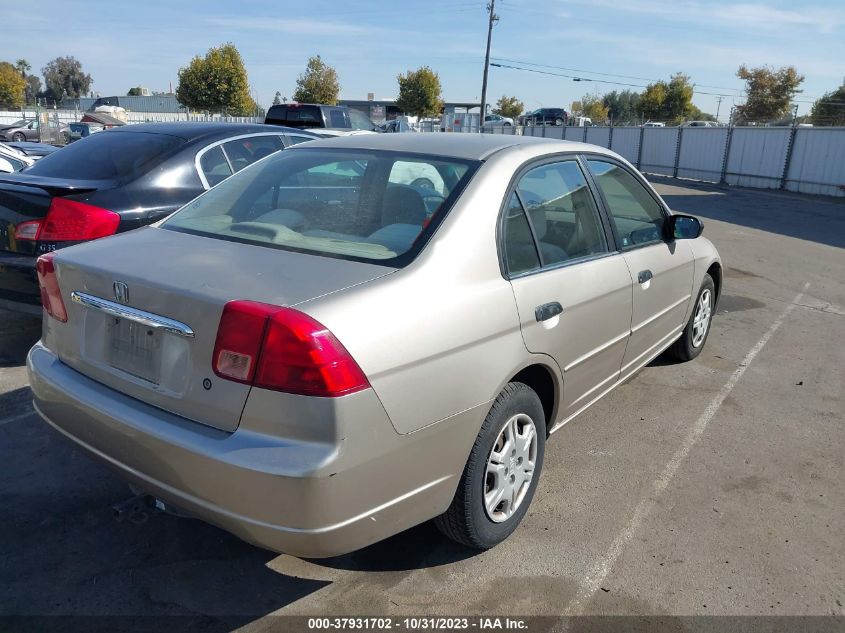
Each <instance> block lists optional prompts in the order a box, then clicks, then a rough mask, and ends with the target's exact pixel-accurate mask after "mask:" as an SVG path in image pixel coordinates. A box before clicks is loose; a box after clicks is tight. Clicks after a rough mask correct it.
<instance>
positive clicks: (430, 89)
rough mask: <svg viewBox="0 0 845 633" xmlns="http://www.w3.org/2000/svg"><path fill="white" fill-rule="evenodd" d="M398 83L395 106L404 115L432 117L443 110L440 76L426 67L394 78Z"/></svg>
mask: <svg viewBox="0 0 845 633" xmlns="http://www.w3.org/2000/svg"><path fill="white" fill-rule="evenodd" d="M396 79H397V81H398V82H399V97H398V98H397V99H396V105H397V106H399V109H400V110H402V111H403V112H404V113H405V114H410V115H411V116H417V117H433V116H435V115H437V114H440V111H441V110H442V109H443V100H442V99H441V98H440V93H441V91H442V88H441V85H440V76H439V75H438V74H437V73H436V72H434V71H433V70H431V68H429V67H428V66H420V67H419V68H417V69H416V70H409V71H408V72H406V73H405V74H404V75H402V74H400V75H398V76H397V77H396Z"/></svg>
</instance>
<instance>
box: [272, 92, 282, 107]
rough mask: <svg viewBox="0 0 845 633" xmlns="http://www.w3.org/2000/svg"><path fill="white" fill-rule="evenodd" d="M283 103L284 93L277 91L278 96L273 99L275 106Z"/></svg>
mask: <svg viewBox="0 0 845 633" xmlns="http://www.w3.org/2000/svg"><path fill="white" fill-rule="evenodd" d="M281 103H282V93H281V92H279V91H278V90H277V91H276V95H275V96H274V97H273V105H279V104H281Z"/></svg>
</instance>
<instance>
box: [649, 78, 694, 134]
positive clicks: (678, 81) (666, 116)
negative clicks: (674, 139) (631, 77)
mask: <svg viewBox="0 0 845 633" xmlns="http://www.w3.org/2000/svg"><path fill="white" fill-rule="evenodd" d="M692 95H693V85H692V82H691V81H690V78H689V76H687V75H685V74H684V73H675V74H674V75H672V77H670V79H669V81H668V82H667V81H663V80H660V81H657V82H655V83H653V84H649V85H648V86H646V89H645V90H644V91H643V92H642V94H640V98H639V103H638V107H639V110H640V113H641V114H642V116H643V117H645V118H646V119H650V120H653V121H665V122H668V123H674V124H676V125H677V124H679V123H683V122H684V121H685V120H686V119H688V118H689V116H690V114H691V113H692V112H693V109H692V108H693V105H692Z"/></svg>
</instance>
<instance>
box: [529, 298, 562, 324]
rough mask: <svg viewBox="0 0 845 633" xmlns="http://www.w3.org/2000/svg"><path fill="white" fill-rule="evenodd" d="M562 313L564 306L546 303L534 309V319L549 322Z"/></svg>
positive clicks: (553, 302) (556, 303)
mask: <svg viewBox="0 0 845 633" xmlns="http://www.w3.org/2000/svg"><path fill="white" fill-rule="evenodd" d="M561 312H563V306H562V305H560V304H559V303H558V302H557V301H552V302H551V303H544V304H543V305H541V306H537V307H536V308H534V317H535V318H536V319H537V320H538V321H547V320H549V319H551V318H552V317H556V316H557V315H558V314H560V313H561Z"/></svg>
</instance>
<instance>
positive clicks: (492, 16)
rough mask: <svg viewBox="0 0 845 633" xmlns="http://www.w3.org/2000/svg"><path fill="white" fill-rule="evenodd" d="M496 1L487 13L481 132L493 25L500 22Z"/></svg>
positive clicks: (491, 2)
mask: <svg viewBox="0 0 845 633" xmlns="http://www.w3.org/2000/svg"><path fill="white" fill-rule="evenodd" d="M495 5H496V0H490V4H488V5H487V12H488V13H489V14H490V16H489V20H488V22H487V53H486V54H485V55H484V80H483V81H482V82H481V117H480V119H481V120H480V121H479V122H478V129H479V131H480V130H481V129H482V126H483V125H484V117H485V116H486V115H487V71H488V70H489V68H490V40H491V39H492V38H493V24H494V23H495V22H498V21H499V16H498V15H496V13H495V12H494V8H495Z"/></svg>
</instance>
